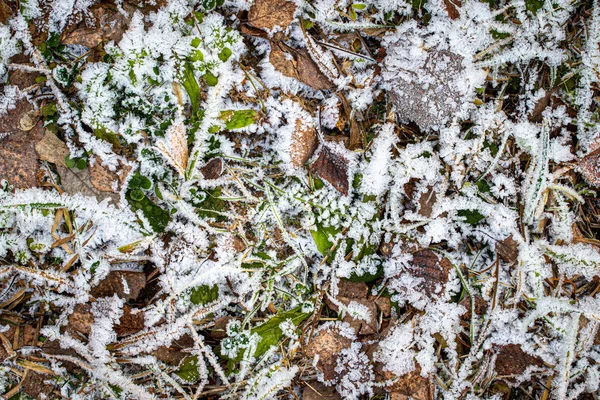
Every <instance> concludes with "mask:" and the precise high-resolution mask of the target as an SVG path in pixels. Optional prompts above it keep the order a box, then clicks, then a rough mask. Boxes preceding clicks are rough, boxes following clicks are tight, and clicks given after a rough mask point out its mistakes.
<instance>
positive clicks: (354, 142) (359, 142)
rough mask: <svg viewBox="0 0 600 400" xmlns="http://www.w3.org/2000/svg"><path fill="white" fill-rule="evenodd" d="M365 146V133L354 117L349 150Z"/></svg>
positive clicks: (351, 124) (351, 125)
mask: <svg viewBox="0 0 600 400" xmlns="http://www.w3.org/2000/svg"><path fill="white" fill-rule="evenodd" d="M362 147H363V135H362V132H361V129H360V125H359V124H358V122H357V121H356V120H355V119H354V118H352V119H351V120H350V143H348V150H356V149H362Z"/></svg>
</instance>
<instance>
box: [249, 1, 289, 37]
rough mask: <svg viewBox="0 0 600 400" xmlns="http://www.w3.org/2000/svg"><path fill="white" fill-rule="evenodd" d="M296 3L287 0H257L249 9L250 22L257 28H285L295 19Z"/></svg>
mask: <svg viewBox="0 0 600 400" xmlns="http://www.w3.org/2000/svg"><path fill="white" fill-rule="evenodd" d="M295 12H296V4H295V3H294V2H292V1H286V0H255V1H254V3H252V7H250V11H248V23H249V24H250V25H252V26H253V27H255V28H259V29H266V30H269V31H271V30H273V28H275V27H276V26H279V27H281V28H282V29H283V30H285V29H286V28H287V27H288V26H289V25H290V24H291V23H292V21H293V20H294V13H295Z"/></svg>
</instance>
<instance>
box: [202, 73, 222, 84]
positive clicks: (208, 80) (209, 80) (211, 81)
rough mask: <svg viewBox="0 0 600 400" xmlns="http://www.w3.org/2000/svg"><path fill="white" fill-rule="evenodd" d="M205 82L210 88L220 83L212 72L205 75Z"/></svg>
mask: <svg viewBox="0 0 600 400" xmlns="http://www.w3.org/2000/svg"><path fill="white" fill-rule="evenodd" d="M204 81H205V82H206V84H207V85H208V86H217V83H219V79H218V78H217V77H216V76H214V75H213V74H212V72H210V71H209V72H207V73H205V74H204Z"/></svg>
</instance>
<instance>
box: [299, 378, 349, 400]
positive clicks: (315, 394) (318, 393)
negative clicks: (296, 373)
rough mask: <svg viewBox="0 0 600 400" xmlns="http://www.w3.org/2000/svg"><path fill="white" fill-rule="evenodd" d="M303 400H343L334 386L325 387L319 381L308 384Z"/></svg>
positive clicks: (303, 393)
mask: <svg viewBox="0 0 600 400" xmlns="http://www.w3.org/2000/svg"><path fill="white" fill-rule="evenodd" d="M302 400H342V396H340V395H339V394H338V392H337V391H336V390H335V387H333V386H325V385H324V384H323V383H321V382H319V381H311V382H306V387H305V388H304V391H303V392H302Z"/></svg>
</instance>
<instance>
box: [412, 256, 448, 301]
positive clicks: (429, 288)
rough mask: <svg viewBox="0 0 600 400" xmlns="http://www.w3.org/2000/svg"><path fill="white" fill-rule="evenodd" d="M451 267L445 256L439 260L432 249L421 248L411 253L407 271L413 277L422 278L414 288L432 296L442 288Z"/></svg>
mask: <svg viewBox="0 0 600 400" xmlns="http://www.w3.org/2000/svg"><path fill="white" fill-rule="evenodd" d="M451 269H452V263H450V261H448V259H447V258H442V259H441V260H440V259H439V257H438V256H437V255H436V254H435V253H434V252H433V251H431V250H421V251H418V252H416V253H414V254H413V260H412V263H411V264H410V267H409V271H408V272H409V273H410V274H411V275H412V276H414V277H417V278H422V282H420V283H419V284H418V285H416V286H415V287H414V289H415V290H417V291H420V292H421V293H423V294H424V295H426V296H427V297H432V296H435V295H438V294H440V293H441V292H442V291H443V290H444V287H445V286H446V283H447V282H448V273H449V272H450V270H451Z"/></svg>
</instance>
